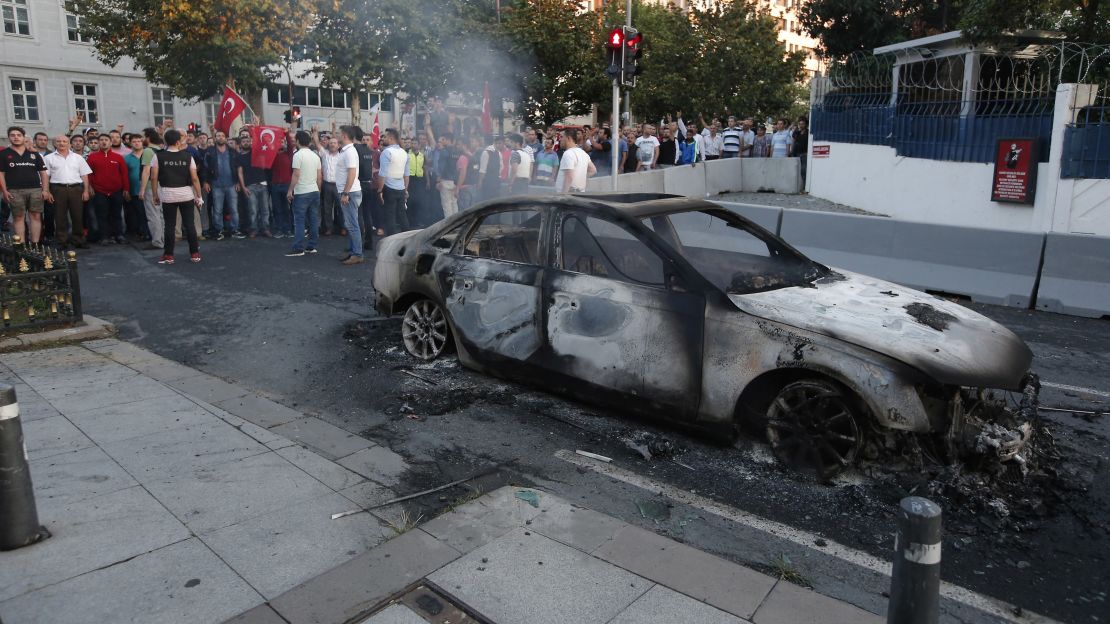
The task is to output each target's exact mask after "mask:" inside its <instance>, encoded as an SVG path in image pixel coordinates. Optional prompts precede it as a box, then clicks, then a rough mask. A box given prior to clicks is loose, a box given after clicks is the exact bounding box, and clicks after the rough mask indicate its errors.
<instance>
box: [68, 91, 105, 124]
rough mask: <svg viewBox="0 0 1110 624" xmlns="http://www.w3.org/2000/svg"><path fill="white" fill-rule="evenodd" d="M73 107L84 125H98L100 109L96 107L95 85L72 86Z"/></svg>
mask: <svg viewBox="0 0 1110 624" xmlns="http://www.w3.org/2000/svg"><path fill="white" fill-rule="evenodd" d="M73 107H74V108H75V109H76V110H77V112H78V113H80V114H81V115H82V116H83V117H84V118H85V123H87V124H91V125H94V126H95V125H97V124H99V123H100V107H99V106H97V105H96V85H94V84H82V83H79V82H78V83H74V84H73Z"/></svg>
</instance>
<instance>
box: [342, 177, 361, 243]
mask: <svg viewBox="0 0 1110 624" xmlns="http://www.w3.org/2000/svg"><path fill="white" fill-rule="evenodd" d="M339 205H340V207H341V208H342V209H343V223H345V224H347V238H348V239H349V240H350V243H351V249H350V251H351V255H352V256H360V257H361V256H362V230H360V229H359V227H358V211H359V207H360V206H361V205H362V192H361V191H351V193H350V194H349V195H348V196H347V204H346V205H344V204H343V202H342V201H340V202H339Z"/></svg>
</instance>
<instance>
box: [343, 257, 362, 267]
mask: <svg viewBox="0 0 1110 624" xmlns="http://www.w3.org/2000/svg"><path fill="white" fill-rule="evenodd" d="M343 264H344V265H346V266H352V265H355V264H362V256H351V257H350V258H347V259H346V260H344V261H343Z"/></svg>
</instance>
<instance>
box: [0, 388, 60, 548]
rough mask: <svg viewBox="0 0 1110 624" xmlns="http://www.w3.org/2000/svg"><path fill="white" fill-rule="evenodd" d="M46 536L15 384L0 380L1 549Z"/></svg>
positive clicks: (14, 546) (25, 544) (18, 545)
mask: <svg viewBox="0 0 1110 624" xmlns="http://www.w3.org/2000/svg"><path fill="white" fill-rule="evenodd" d="M49 536H50V534H49V533H48V532H47V531H46V529H44V528H43V527H41V526H39V514H38V510H36V509H35V490H34V488H32V487H31V471H30V469H29V468H28V467H27V455H26V453H25V451H24V446H23V425H22V423H20V421H19V403H17V402H16V400H15V388H13V387H12V386H10V385H8V384H0V550H13V549H16V548H22V547H23V546H27V545H28V544H34V543H35V542H37V541H39V540H41V539H43V538H45V537H49Z"/></svg>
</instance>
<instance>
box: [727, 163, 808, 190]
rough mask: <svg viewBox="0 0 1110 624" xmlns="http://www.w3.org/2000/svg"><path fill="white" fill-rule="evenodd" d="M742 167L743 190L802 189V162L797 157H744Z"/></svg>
mask: <svg viewBox="0 0 1110 624" xmlns="http://www.w3.org/2000/svg"><path fill="white" fill-rule="evenodd" d="M741 160H743V162H744V164H743V165H742V166H741V169H740V178H741V190H743V191H744V192H748V193H752V192H759V191H774V192H776V193H797V192H799V191H801V190H802V170H801V163H800V162H799V159H797V158H743V159H741Z"/></svg>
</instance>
